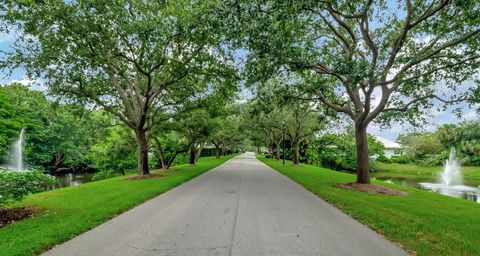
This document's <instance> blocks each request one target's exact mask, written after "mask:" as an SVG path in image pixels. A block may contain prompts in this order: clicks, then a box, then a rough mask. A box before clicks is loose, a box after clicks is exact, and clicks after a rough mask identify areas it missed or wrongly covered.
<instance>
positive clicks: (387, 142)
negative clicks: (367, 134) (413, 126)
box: [373, 135, 403, 148]
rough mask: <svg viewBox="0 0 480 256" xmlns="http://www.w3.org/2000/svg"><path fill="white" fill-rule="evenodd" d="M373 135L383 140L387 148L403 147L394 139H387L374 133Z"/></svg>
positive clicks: (380, 140)
mask: <svg viewBox="0 0 480 256" xmlns="http://www.w3.org/2000/svg"><path fill="white" fill-rule="evenodd" d="M373 137H375V139H376V140H378V141H379V142H381V143H382V144H383V146H384V147H385V148H403V146H402V145H400V144H398V143H396V142H394V141H391V140H389V139H385V138H382V137H379V136H376V135H373Z"/></svg>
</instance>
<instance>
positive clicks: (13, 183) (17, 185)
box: [0, 169, 56, 207]
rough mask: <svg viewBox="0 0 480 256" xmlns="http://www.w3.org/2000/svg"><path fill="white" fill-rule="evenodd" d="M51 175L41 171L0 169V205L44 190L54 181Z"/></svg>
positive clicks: (17, 200)
mask: <svg viewBox="0 0 480 256" xmlns="http://www.w3.org/2000/svg"><path fill="white" fill-rule="evenodd" d="M55 181H56V179H55V178H54V177H53V176H50V175H46V174H43V173H42V172H41V171H37V170H31V171H26V172H14V171H9V170H3V169H0V207H1V206H5V205H8V204H11V203H15V202H19V201H21V200H23V199H24V198H25V197H26V196H27V195H29V194H33V193H37V192H40V191H43V190H44V186H45V185H47V184H49V183H54V182H55Z"/></svg>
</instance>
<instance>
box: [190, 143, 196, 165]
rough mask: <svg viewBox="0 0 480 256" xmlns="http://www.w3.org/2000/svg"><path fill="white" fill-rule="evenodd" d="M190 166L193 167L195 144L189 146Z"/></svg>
mask: <svg viewBox="0 0 480 256" xmlns="http://www.w3.org/2000/svg"><path fill="white" fill-rule="evenodd" d="M190 164H191V165H195V143H192V145H191V146H190Z"/></svg>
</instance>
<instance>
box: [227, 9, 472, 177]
mask: <svg viewBox="0 0 480 256" xmlns="http://www.w3.org/2000/svg"><path fill="white" fill-rule="evenodd" d="M479 6H480V2H479V1H474V0H462V1H453V0H438V1H434V0H429V1H412V0H403V1H376V0H363V1H353V0H340V1H332V0H324V1H310V0H299V1H281V0H269V1H260V0H258V1H250V0H249V1H242V0H240V1H238V0H231V1H227V4H226V5H225V10H226V12H227V13H228V14H229V16H228V17H230V19H227V20H230V21H231V22H230V23H228V28H229V29H230V31H231V33H230V36H231V37H232V38H234V39H237V40H236V42H237V43H238V44H239V47H244V48H246V50H247V53H248V54H249V64H248V66H247V67H248V72H247V73H248V74H249V75H250V80H252V81H258V80H261V79H265V78H268V76H269V75H270V74H275V73H278V72H282V71H285V70H293V71H296V72H298V73H300V74H302V75H304V76H306V77H307V78H308V81H309V83H308V84H309V85H310V86H309V87H308V88H305V90H308V91H309V92H311V93H313V94H314V97H313V98H314V99H316V100H318V101H319V102H321V103H323V104H324V105H326V106H328V107H329V108H331V109H333V110H335V111H337V112H340V113H343V114H345V115H347V116H348V117H350V118H351V120H352V121H353V123H354V127H355V137H356V149H357V182H359V183H369V182H370V177H369V159H368V143H367V127H368V125H369V124H370V123H371V122H374V121H381V120H384V121H386V122H388V121H391V120H392V118H408V120H410V121H415V120H417V119H418V114H419V113H421V112H422V111H421V110H422V109H423V108H427V109H428V108H430V107H432V104H433V102H434V101H433V100H437V101H440V103H442V104H450V103H453V102H458V101H460V100H464V99H466V98H468V97H469V94H470V92H471V90H468V89H467V91H458V90H457V89H458V87H459V85H460V84H461V83H462V82H463V81H465V80H468V79H472V80H473V79H474V78H475V77H477V76H478V68H479V66H480V62H479V58H480V49H479V47H480V37H479V32H480V26H479V24H480V15H478V10H479ZM439 84H440V85H439ZM447 89H451V90H450V91H453V92H450V93H445V91H448V90H447ZM470 89H471V88H470Z"/></svg>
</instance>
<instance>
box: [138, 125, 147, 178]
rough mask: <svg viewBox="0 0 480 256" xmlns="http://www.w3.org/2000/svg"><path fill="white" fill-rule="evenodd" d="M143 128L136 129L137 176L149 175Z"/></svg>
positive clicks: (145, 138)
mask: <svg viewBox="0 0 480 256" xmlns="http://www.w3.org/2000/svg"><path fill="white" fill-rule="evenodd" d="M145 133H146V132H145V130H144V129H143V128H140V129H136V130H135V135H136V138H137V173H138V175H146V174H149V173H150V172H149V169H148V144H147V137H146V134H145Z"/></svg>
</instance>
